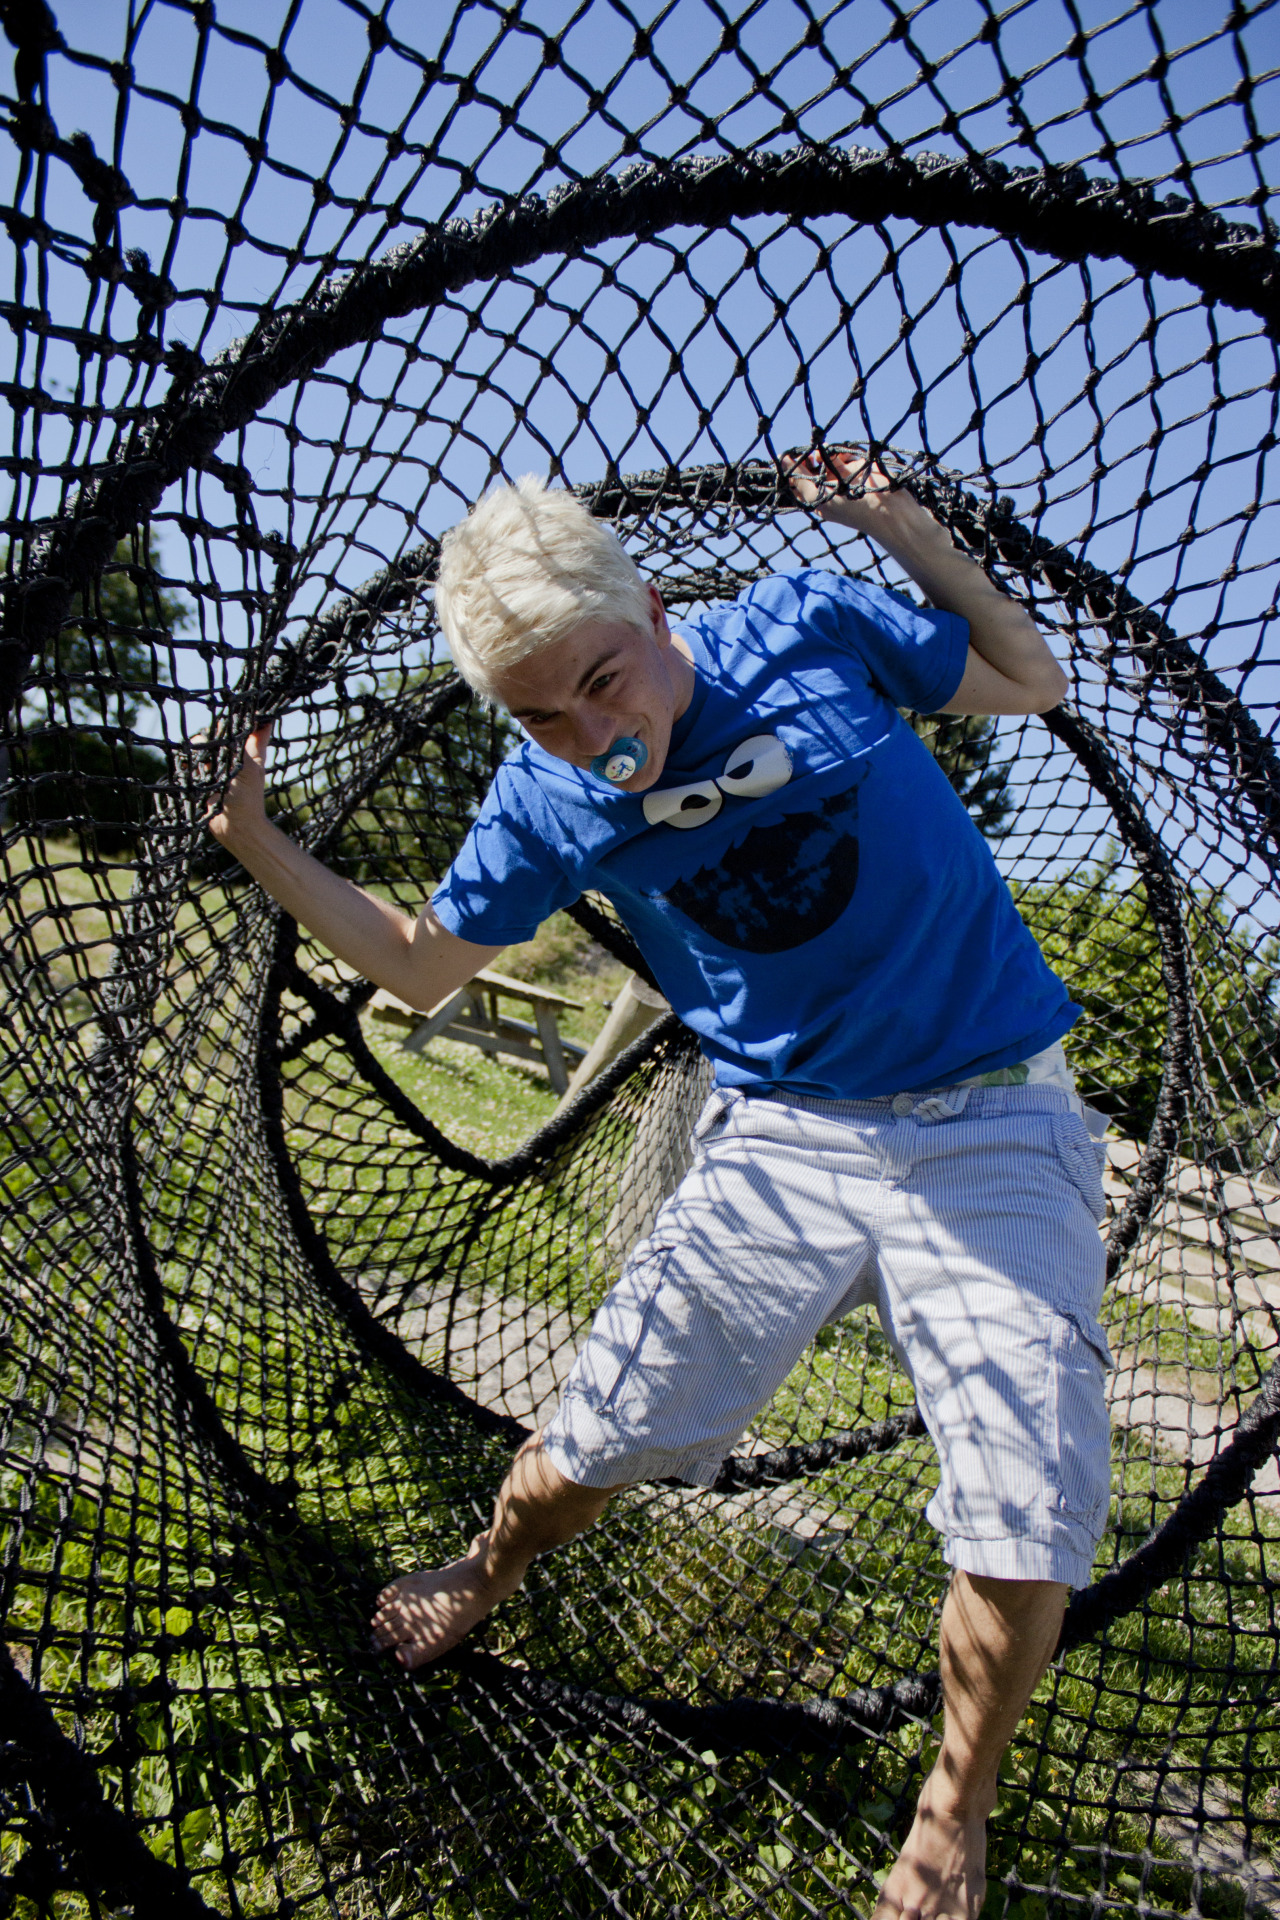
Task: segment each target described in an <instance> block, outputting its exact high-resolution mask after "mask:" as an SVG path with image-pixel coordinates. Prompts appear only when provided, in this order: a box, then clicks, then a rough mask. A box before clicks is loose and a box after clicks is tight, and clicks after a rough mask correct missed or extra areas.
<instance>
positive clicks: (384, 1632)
mask: <svg viewBox="0 0 1280 1920" xmlns="http://www.w3.org/2000/svg"><path fill="white" fill-rule="evenodd" d="M541 1443H542V1436H541V1434H535V1435H534V1437H533V1438H532V1440H526V1442H525V1444H524V1445H523V1446H522V1447H521V1449H520V1451H519V1453H518V1454H517V1455H516V1457H515V1459H514V1460H513V1462H512V1463H511V1471H510V1473H509V1474H508V1475H507V1477H506V1479H505V1480H504V1481H503V1483H502V1485H501V1487H500V1488H499V1490H498V1497H497V1499H496V1500H495V1501H494V1506H493V1519H492V1520H491V1521H490V1523H489V1529H488V1531H487V1533H478V1534H477V1535H476V1537H475V1539H474V1540H473V1541H472V1542H471V1546H470V1548H469V1549H468V1551H467V1553H466V1554H465V1555H464V1557H463V1558H462V1559H461V1560H455V1561H454V1562H453V1563H452V1565H450V1566H447V1567H439V1568H432V1567H424V1568H423V1569H422V1571H421V1572H420V1573H406V1574H403V1575H401V1577H400V1579H398V1580H393V1581H392V1582H391V1584H390V1586H388V1587H384V1588H383V1589H382V1592H381V1593H380V1594H379V1595H378V1609H377V1612H376V1613H375V1614H374V1616H373V1644H374V1647H375V1649H377V1650H378V1651H379V1652H381V1653H390V1652H394V1654H395V1657H396V1659H397V1660H398V1661H399V1662H400V1664H401V1666H402V1667H408V1668H410V1669H412V1668H414V1667H423V1666H425V1665H426V1664H427V1662H428V1661H429V1660H438V1659H439V1658H440V1655H441V1654H442V1653H448V1652H449V1650H450V1648H452V1647H456V1646H457V1644H458V1642H459V1641H460V1640H461V1639H463V1638H464V1637H465V1636H466V1635H467V1634H468V1633H470V1631H471V1629H472V1627H474V1626H476V1625H477V1624H478V1623H479V1622H480V1621H481V1620H483V1619H484V1617H485V1615H486V1614H487V1613H489V1612H490V1611H491V1609H492V1608H494V1607H496V1606H497V1604H498V1602H499V1600H506V1599H507V1598H508V1597H509V1596H510V1595H511V1594H513V1593H514V1592H515V1590H516V1588H517V1587H518V1586H519V1585H520V1582H521V1581H522V1580H523V1579H524V1576H525V1573H526V1571H527V1569H528V1566H529V1562H530V1561H531V1560H533V1559H536V1557H537V1556H538V1554H540V1553H546V1552H547V1551H548V1549H549V1548H551V1547H562V1546H563V1545H564V1544H565V1542H566V1541H567V1540H572V1539H573V1538H574V1536H575V1534H579V1533H582V1532H583V1531H584V1529H585V1528H587V1527H589V1526H590V1525H591V1524H592V1522H593V1521H596V1520H598V1519H599V1518H600V1515H601V1514H602V1513H603V1512H604V1510H605V1507H606V1506H607V1505H608V1503H609V1501H610V1500H611V1499H612V1497H613V1495H614V1494H615V1493H617V1492H618V1491H619V1489H618V1488H617V1487H580V1486H577V1485H576V1484H575V1483H574V1481H572V1480H566V1479H565V1477H564V1475H563V1474H562V1473H561V1472H560V1471H559V1469H558V1468H556V1467H553V1466H552V1464H551V1462H550V1461H549V1460H548V1459H547V1457H546V1455H545V1454H544V1453H543V1451H542V1444H541Z"/></svg>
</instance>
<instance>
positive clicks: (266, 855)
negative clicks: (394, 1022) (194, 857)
mask: <svg viewBox="0 0 1280 1920" xmlns="http://www.w3.org/2000/svg"><path fill="white" fill-rule="evenodd" d="M270 733H271V729H270V728H269V727H259V728H258V729H257V731H256V732H254V733H251V734H250V735H249V738H248V740H247V742H246V743H245V752H244V761H243V763H242V765H241V768H240V771H239V772H238V773H237V774H236V776H235V778H234V779H233V780H232V782H231V784H230V785H229V786H228V788H227V790H226V792H225V793H224V794H223V796H222V803H221V805H220V806H219V807H218V808H217V809H216V810H215V811H214V812H213V813H212V814H211V815H210V818H209V830H210V832H211V833H212V834H213V835H214V837H215V838H216V839H217V840H219V841H221V843H222V845H223V846H224V847H225V848H226V849H227V851H228V853H231V854H233V855H234V856H235V858H236V859H237V860H238V861H239V862H240V865H241V866H242V867H244V868H245V869H246V871H247V872H249V873H251V874H252V875H253V877H254V879H255V880H256V881H257V882H258V884H259V885H260V886H262V887H265V889H266V891H267V892H268V893H269V894H270V895H271V897H272V899H273V900H277V901H279V903H280V905H281V906H282V907H283V908H284V910H285V912H286V913H288V914H291V915H292V916H293V918H294V919H295V920H296V921H297V922H298V924H299V926H303V927H305V928H306V929H307V931H308V932H309V933H313V934H314V935H315V937H316V939H317V940H320V941H322V942H323V943H324V945H325V946H326V947H328V948H329V950H330V952H331V953H335V954H336V955H337V956H338V958H339V959H340V960H345V961H346V963H347V965H348V966H350V967H354V968H355V970H356V972H357V973H359V974H362V975H363V976H364V978H365V979H366V980H372V981H373V982H374V984H375V985H376V986H379V987H385V988H386V989H387V990H388V992H390V993H394V994H395V995H396V996H397V998H399V999H401V1000H404V1001H407V1002H408V1004H409V1005H410V1006H411V1007H421V1008H422V1009H423V1010H424V1011H427V1010H429V1009H430V1008H432V1007H434V1006H437V1005H438V1004H439V1002H440V1001H441V1000H443V999H444V998H445V996H446V995H447V994H450V993H456V992H457V990H458V988H459V987H464V986H465V985H466V983H467V981H468V980H471V979H473V978H474V977H475V975H476V974H477V973H479V971H480V969H481V968H482V967H487V966H488V964H489V962H490V961H491V960H493V959H496V957H497V956H498V954H500V953H501V952H502V948H501V947H481V946H477V945H475V943H474V942H472V941H470V940H460V939H459V938H458V936H457V935H456V934H454V933H450V932H449V930H448V928H447V927H445V926H444V925H443V924H442V923H441V921H440V920H439V919H438V918H437V916H436V913H435V910H434V908H433V907H432V906H431V905H430V904H429V903H428V904H427V905H426V906H424V907H423V909H422V911H421V913H420V914H419V915H418V917H417V919H416V920H411V919H410V918H409V916H408V914H406V913H402V912H401V911H400V909H399V907H394V906H392V905H391V904H390V903H389V902H388V901H385V900H379V899H377V898H376V897H375V896H374V895H373V894H370V893H365V892H364V891H363V890H362V889H361V888H360V887H357V886H355V885H354V884H353V883H352V882H351V881H350V880H343V879H342V878H341V877H340V876H339V875H338V874H336V873H332V872H331V871H330V870H329V868H328V867H326V866H324V865H323V864H322V863H321V862H320V861H319V860H316V859H315V858H313V856H312V855H311V854H309V853H306V852H304V851H303V849H302V848H301V847H300V846H298V845H297V844H296V842H295V841H293V840H290V838H289V836H288V835H287V834H285V833H282V832H281V831H280V829H279V827H276V826H273V825H272V823H271V822H270V821H269V820H268V818H267V814H266V806H265V801H266V754H267V742H268V740H269V738H270Z"/></svg>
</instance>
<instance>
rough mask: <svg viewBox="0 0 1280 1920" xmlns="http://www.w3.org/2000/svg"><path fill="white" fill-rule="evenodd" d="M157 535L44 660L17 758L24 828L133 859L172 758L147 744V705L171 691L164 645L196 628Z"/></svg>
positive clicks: (119, 567)
mask: <svg viewBox="0 0 1280 1920" xmlns="http://www.w3.org/2000/svg"><path fill="white" fill-rule="evenodd" d="M159 563H160V556H159V551H158V549H157V546H156V544H155V536H154V535H153V534H152V535H149V536H148V541H147V545H146V548H145V552H144V557H143V558H142V559H141V560H139V559H138V558H136V557H135V548H134V543H133V541H132V540H121V541H120V542H119V544H118V545H117V547H116V559H115V564H114V566H112V567H110V568H108V569H106V570H105V571H104V572H103V574H102V575H101V577H100V579H99V581H98V583H97V585H96V588H95V590H94V591H92V592H91V593H90V595H89V597H88V602H87V604H86V600H85V596H83V595H82V594H77V595H76V597H75V599H74V600H73V602H72V607H71V616H70V618H69V619H68V620H67V621H66V622H65V623H64V625H63V626H62V627H61V629H60V630H59V632H58V633H57V635H56V636H55V637H54V639H53V640H52V641H51V642H50V643H49V645H48V646H47V648H46V649H45V652H44V654H43V657H42V658H41V659H40V660H39V661H37V663H36V669H35V672H34V674H33V676H32V684H31V689H30V690H29V692H28V695H27V697H26V699H25V701H24V704H23V712H22V721H23V731H22V738H21V741H20V743H19V744H18V746H17V748H16V750H15V752H14V756H13V758H14V768H13V770H14V774H15V776H16V778H17V781H18V799H17V811H18V815H19V818H20V819H21V821H22V823H23V825H25V826H27V827H30V828H38V829H42V830H43V831H45V832H46V833H48V832H53V833H57V832H60V831H61V832H66V833H73V834H75V835H76V836H77V837H78V838H79V840H80V843H81V846H82V848H83V849H84V850H85V852H97V853H104V854H119V853H126V852H128V851H129V849H130V848H131V847H132V846H133V844H134V841H135V839H136V837H137V829H138V826H139V825H140V824H141V822H142V821H143V820H144V819H145V818H146V816H147V805H146V797H145V790H146V788H148V787H150V786H155V785H157V784H158V783H159V782H160V781H162V780H164V779H165V777H166V776H167V774H168V770H169V769H168V760H167V758H166V756H165V755H164V754H163V753H161V752H159V751H157V749H156V748H155V747H153V746H150V745H147V744H146V743H145V742H144V741H142V740H140V739H138V737H137V735H136V733H135V729H136V727H137V723H138V720H139V718H140V716H141V714H142V712H143V710H144V709H145V708H146V707H147V706H149V705H151V704H152V703H153V702H154V700H155V696H156V694H157V692H158V691H159V689H160V688H161V687H162V686H163V685H164V684H165V678H166V676H165V668H164V660H163V653H162V649H164V648H167V645H168V642H169V639H170V636H171V635H173V634H175V633H184V632H186V631H188V629H189V627H190V625H191V613H192V610H191V607H190V605H189V603H188V602H187V601H186V600H184V599H183V598H182V597H181V596H180V595H178V594H175V593H171V592H168V591H166V590H165V589H164V588H163V587H162V586H161V585H160V581H159V577H158V568H159Z"/></svg>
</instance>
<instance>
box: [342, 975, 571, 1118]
mask: <svg viewBox="0 0 1280 1920" xmlns="http://www.w3.org/2000/svg"><path fill="white" fill-rule="evenodd" d="M509 1000H518V1001H520V1002H522V1003H523V1004H524V1005H526V1006H528V1007H530V1008H531V1009H532V1012H533V1019H532V1020H531V1021H530V1020H520V1019H517V1018H515V1016H514V1015H512V1014H510V1013H508V1012H507V1011H506V1010H505V1009H504V1006H503V1002H504V1001H509ZM582 1006H583V1002H582V1001H581V1000H573V999H571V998H570V997H569V995H568V994H567V993H556V992H554V991H553V990H552V989H551V988H550V987H538V986H534V985H533V983H532V982H531V981H529V980H512V979H511V978H510V977H509V976H508V975H507V974H505V973H495V972H494V970H493V968H492V967H482V968H481V970H480V972H479V973H478V974H476V976H475V978H474V979H472V980H469V981H468V982H467V984H466V986H465V987H461V988H459V990H458V992H457V993H452V994H450V995H449V996H448V998H447V999H444V1000H442V1001H441V1002H440V1004H439V1006H437V1007H433V1008H432V1009H431V1011H430V1013H428V1014H425V1015H424V1014H423V1013H422V1012H421V1011H420V1010H418V1009H417V1008H414V1007H411V1006H409V1005H408V1004H407V1003H406V1002H405V1001H403V1000H400V999H397V997H396V995H395V994H394V993H388V992H387V991H386V989H385V988H379V990H378V992H377V993H375V994H374V996H373V998H372V1000H371V1001H370V1002H369V1012H370V1014H371V1015H372V1017H373V1018H374V1019H375V1020H388V1021H390V1022H392V1023H393V1024H394V1025H397V1026H407V1027H409V1028H410V1032H409V1033H408V1034H407V1036H406V1038H405V1041H404V1045H405V1047H406V1048H407V1049H408V1051H409V1052H410V1053H421V1052H422V1049H423V1048H424V1047H425V1046H426V1044H427V1042H428V1041H429V1040H434V1039H435V1037H436V1035H437V1034H439V1035H440V1036H441V1038H442V1039H445V1040H457V1041H460V1042H461V1043H462V1045H463V1046H467V1047H479V1048H480V1050H481V1051H482V1052H483V1053H493V1054H498V1053H505V1054H510V1055H512V1056H513V1057H514V1058H515V1059H517V1060H531V1061H533V1062H534V1063H535V1064H538V1065H542V1066H545V1067H546V1070H547V1078H548V1079H549V1080H550V1082H551V1085H552V1087H553V1089H554V1090H555V1092H556V1093H559V1094H563V1093H564V1092H565V1091H566V1090H567V1088H568V1085H569V1068H568V1065H567V1061H570V1060H571V1061H573V1062H574V1063H575V1064H576V1063H577V1062H578V1061H579V1060H581V1059H582V1058H583V1057H584V1056H585V1054H586V1051H587V1049H586V1048H585V1047H582V1046H579V1045H578V1043H577V1041H576V1040H568V1039H566V1038H565V1036H564V1035H563V1034H562V1033H561V1031H560V1028H559V1024H558V1019H557V1016H558V1015H559V1014H560V1013H562V1012H566V1011H570V1010H572V1011H575V1012H576V1011H580V1010H581V1008H582Z"/></svg>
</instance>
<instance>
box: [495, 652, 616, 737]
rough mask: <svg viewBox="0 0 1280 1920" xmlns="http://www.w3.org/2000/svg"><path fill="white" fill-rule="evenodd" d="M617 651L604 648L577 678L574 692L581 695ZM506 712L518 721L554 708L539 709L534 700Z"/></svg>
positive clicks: (551, 710) (509, 708) (552, 710)
mask: <svg viewBox="0 0 1280 1920" xmlns="http://www.w3.org/2000/svg"><path fill="white" fill-rule="evenodd" d="M617 651H618V649H617V647H616V646H614V647H606V648H605V650H604V652H603V653H601V654H598V655H597V656H596V658H595V659H594V660H593V661H592V662H591V665H590V666H589V667H587V668H586V670H585V671H584V672H583V673H581V674H580V675H579V676H578V682H577V685H576V686H575V687H574V692H575V693H581V692H582V690H583V688H584V687H586V686H589V685H590V683H591V681H593V680H594V679H595V677H596V675H597V674H598V673H599V671H600V669H601V667H603V666H604V665H605V663H606V662H607V661H609V660H612V659H613V658H614V656H615V654H616V653H617ZM507 712H508V713H509V714H510V715H511V718H512V719H513V720H520V719H522V718H524V717H525V716H527V715H528V714H531V713H547V712H554V708H547V707H540V706H539V705H538V703H537V701H536V700H535V701H531V702H529V703H528V704H527V705H525V706H523V707H508V708H507Z"/></svg>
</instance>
